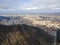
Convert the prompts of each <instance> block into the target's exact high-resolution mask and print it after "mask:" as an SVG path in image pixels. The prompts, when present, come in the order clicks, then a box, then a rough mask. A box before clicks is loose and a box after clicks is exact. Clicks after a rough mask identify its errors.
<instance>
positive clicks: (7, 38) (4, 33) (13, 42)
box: [0, 24, 53, 45]
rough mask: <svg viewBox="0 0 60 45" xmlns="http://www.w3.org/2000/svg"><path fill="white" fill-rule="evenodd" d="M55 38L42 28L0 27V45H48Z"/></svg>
mask: <svg viewBox="0 0 60 45" xmlns="http://www.w3.org/2000/svg"><path fill="white" fill-rule="evenodd" d="M51 42H53V36H51V35H49V34H48V33H47V32H45V31H43V30H42V29H41V28H38V27H34V26H30V25H26V24H20V25H0V45H48V44H49V43H51Z"/></svg>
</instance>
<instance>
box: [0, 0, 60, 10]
mask: <svg viewBox="0 0 60 45" xmlns="http://www.w3.org/2000/svg"><path fill="white" fill-rule="evenodd" d="M57 8H58V9H60V0H0V9H4V10H11V11H16V10H38V9H39V10H41V9H42V10H45V9H56V10H57Z"/></svg>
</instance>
